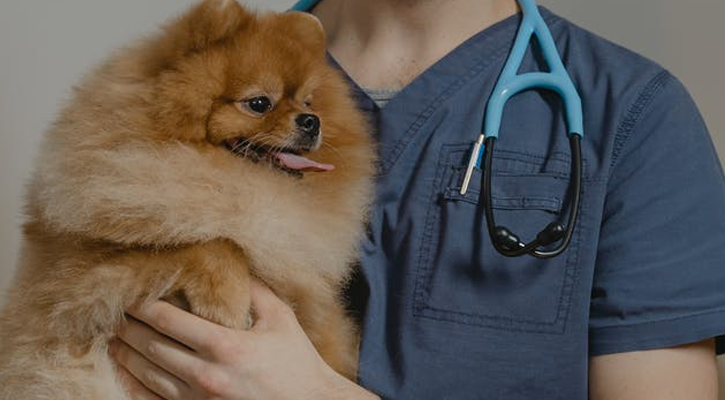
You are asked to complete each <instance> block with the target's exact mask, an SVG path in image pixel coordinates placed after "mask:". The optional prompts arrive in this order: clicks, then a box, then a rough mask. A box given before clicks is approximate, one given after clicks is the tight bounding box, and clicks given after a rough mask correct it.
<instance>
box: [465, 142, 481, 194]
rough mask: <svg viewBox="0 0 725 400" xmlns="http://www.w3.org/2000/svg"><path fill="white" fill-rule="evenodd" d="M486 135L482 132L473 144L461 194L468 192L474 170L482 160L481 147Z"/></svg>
mask: <svg viewBox="0 0 725 400" xmlns="http://www.w3.org/2000/svg"><path fill="white" fill-rule="evenodd" d="M484 139H485V137H484V135H483V134H481V135H480V136H479V137H478V139H476V143H474V145H473V150H472V151H471V158H469V159H468V168H466V175H465V176H464V177H463V184H462V185H461V196H463V195H465V194H466V192H468V185H469V184H470V183H471V176H473V170H474V169H475V168H476V167H478V166H479V165H480V162H481V148H482V147H483V141H484Z"/></svg>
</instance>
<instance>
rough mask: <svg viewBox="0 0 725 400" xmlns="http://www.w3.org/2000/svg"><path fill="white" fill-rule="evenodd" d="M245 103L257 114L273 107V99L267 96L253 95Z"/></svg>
mask: <svg viewBox="0 0 725 400" xmlns="http://www.w3.org/2000/svg"><path fill="white" fill-rule="evenodd" d="M245 104H246V106H247V108H249V110H251V111H252V112H255V113H257V114H264V113H266V112H267V111H269V110H270V109H272V101H270V100H269V97H267V96H258V97H252V98H251V99H249V100H246V101H245Z"/></svg>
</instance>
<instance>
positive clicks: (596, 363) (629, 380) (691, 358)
mask: <svg viewBox="0 0 725 400" xmlns="http://www.w3.org/2000/svg"><path fill="white" fill-rule="evenodd" d="M714 347H715V345H714V341H713V340H705V341H702V342H698V343H694V344H689V345H685V346H679V347H672V348H666V349H657V350H647V351H635V352H630V353H619V354H609V355H603V356H596V357H592V358H591V359H590V360H589V366H590V368H589V396H590V399H591V400H630V399H631V400H649V399H653V400H654V399H656V400H717V397H718V394H717V392H718V382H717V379H718V378H717V363H716V360H715V348H714Z"/></svg>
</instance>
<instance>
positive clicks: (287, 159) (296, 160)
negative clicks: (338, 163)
mask: <svg viewBox="0 0 725 400" xmlns="http://www.w3.org/2000/svg"><path fill="white" fill-rule="evenodd" d="M274 156H275V157H277V159H278V160H279V162H280V163H282V165H284V166H285V167H287V168H289V169H293V170H297V171H314V172H323V171H332V170H333V169H335V166H334V165H331V164H321V163H318V162H317V161H313V160H310V159H309V158H305V157H302V156H298V155H296V154H292V153H275V154H274Z"/></svg>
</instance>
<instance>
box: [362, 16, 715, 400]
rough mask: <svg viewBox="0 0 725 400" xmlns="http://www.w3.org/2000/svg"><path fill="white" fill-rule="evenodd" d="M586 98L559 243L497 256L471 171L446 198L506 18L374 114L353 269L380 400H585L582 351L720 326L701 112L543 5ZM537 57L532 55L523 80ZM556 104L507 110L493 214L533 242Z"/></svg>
mask: <svg viewBox="0 0 725 400" xmlns="http://www.w3.org/2000/svg"><path fill="white" fill-rule="evenodd" d="M541 12H542V15H543V16H544V18H545V20H546V22H547V23H548V25H549V26H550V28H551V30H552V34H553V37H554V39H555V41H556V43H557V46H558V48H559V51H560V53H561V55H562V59H563V61H564V65H565V66H566V67H567V70H568V72H569V74H570V75H571V77H572V79H573V81H574V84H575V86H576V87H577V88H578V90H579V92H580V94H581V97H582V100H583V104H584V117H585V132H586V136H585V137H584V140H583V142H582V151H583V159H584V182H583V191H582V197H581V211H580V218H579V222H578V224H577V226H576V230H575V234H574V237H573V239H572V242H571V245H570V246H569V248H568V250H567V251H566V252H565V253H564V254H563V255H562V256H559V257H557V258H554V259H550V260H538V259H534V258H532V257H521V258H515V259H508V258H505V257H503V256H501V255H499V254H498V253H496V252H495V251H494V249H493V247H492V245H491V243H490V239H489V235H488V231H487V229H486V224H485V219H484V218H485V217H484V215H483V210H482V205H481V202H479V191H480V187H481V182H480V171H476V173H475V175H474V178H473V180H472V184H471V185H472V186H471V190H469V192H468V193H467V194H466V195H465V196H461V195H460V194H459V188H460V185H461V182H462V180H463V174H464V172H465V167H466V162H467V161H468V156H469V152H470V149H471V144H472V142H473V140H475V138H476V137H477V135H478V134H479V130H480V127H481V121H482V118H483V110H484V108H485V105H486V101H487V99H488V97H489V95H490V93H491V91H492V89H493V86H494V85H495V83H496V79H497V77H498V74H499V72H500V71H501V69H502V67H503V64H504V61H505V59H506V56H507V54H508V51H509V49H510V48H511V46H512V44H513V39H514V36H515V34H516V30H517V27H518V25H519V22H520V16H518V15H517V16H513V17H511V18H508V19H506V20H504V21H502V22H500V23H498V24H496V25H494V26H492V27H490V28H488V29H485V30H484V31H482V32H480V33H478V34H476V35H475V36H473V37H472V38H470V39H469V40H467V41H466V42H465V43H463V44H462V45H460V46H458V47H457V48H456V49H454V50H453V51H451V52H450V53H449V54H448V55H446V56H445V57H443V58H442V59H441V60H439V61H438V62H437V63H436V64H435V65H433V66H432V67H430V68H429V69H428V70H426V71H424V72H423V73H422V74H421V75H420V76H418V77H417V78H416V79H415V80H414V81H413V82H411V83H410V84H409V85H408V86H407V87H405V88H404V90H402V91H401V92H400V93H399V94H398V95H397V96H396V97H394V98H393V99H392V100H391V101H390V102H389V103H388V104H387V106H386V107H385V108H383V109H379V108H378V107H377V106H376V105H375V104H374V103H373V101H372V100H371V99H370V98H368V97H367V96H366V95H365V94H364V93H363V92H362V91H361V90H360V88H359V87H357V86H356V85H355V84H354V82H351V85H352V86H353V90H354V93H355V95H356V96H357V98H358V99H359V102H360V107H361V108H362V109H363V110H365V111H366V112H367V113H368V114H369V116H370V118H371V120H372V121H373V124H374V127H375V128H376V129H375V131H376V132H375V134H376V139H377V140H378V142H379V153H380V168H379V176H378V179H377V199H376V202H375V205H374V208H373V212H372V216H371V222H370V228H369V232H368V236H367V238H366V240H365V242H364V244H363V246H362V252H361V266H362V271H363V280H364V283H365V285H366V286H367V288H368V290H369V297H368V301H367V304H366V308H365V312H364V317H363V336H362V347H361V358H360V378H359V380H360V383H361V384H362V385H363V386H365V387H367V388H369V389H370V390H372V391H373V392H375V393H376V394H378V395H380V396H381V397H383V398H384V399H396V400H398V399H400V400H402V399H416V400H424V399H431V400H443V399H455V400H463V399H472V400H473V399H475V400H480V399H506V400H516V399H534V398H536V399H542V400H549V399H550V400H553V399H561V400H576V399H581V400H584V399H587V396H588V395H587V374H588V372H587V368H588V359H589V357H590V356H594V355H601V354H608V353H616V352H626V351H633V350H643V349H651V348H660V347H668V346H674V345H679V344H684V343H689V342H694V341H699V340H702V339H705V338H710V337H713V336H717V335H721V334H724V333H725V290H724V289H723V288H725V179H723V172H722V168H721V167H720V164H719V161H718V158H717V155H716V153H715V150H714V148H713V146H712V143H711V140H710V137H709V135H708V132H707V129H706V127H705V124H704V123H703V120H702V119H701V117H700V115H699V113H698V111H697V109H696V107H695V104H694V103H693V101H692V99H691V98H690V96H689V95H688V93H687V92H686V90H685V89H684V88H683V86H682V84H681V83H680V82H679V81H678V80H677V79H676V78H674V77H673V76H672V75H670V73H668V72H667V71H665V70H663V69H662V68H661V67H660V66H658V65H656V64H654V63H653V62H651V61H648V60H646V59H644V58H642V57H641V56H639V55H637V54H634V53H632V52H630V51H628V50H625V49H623V48H621V47H619V46H616V45H614V44H612V43H610V42H607V41H605V40H603V39H602V38H600V37H597V36H595V35H593V34H591V33H589V32H587V31H585V30H582V29H581V28H579V27H577V26H575V25H573V24H572V23H570V22H568V21H565V20H563V19H562V18H560V17H558V16H556V15H554V14H553V13H551V12H550V11H548V10H546V9H543V8H542V9H541ZM541 60H542V58H541V56H540V54H539V53H538V52H537V50H536V47H534V48H533V50H532V49H530V50H529V54H528V55H527V57H526V59H525V61H524V65H523V67H522V69H523V70H538V69H540V67H541V65H542V64H541V63H542V61H541ZM569 160H570V153H569V145H568V141H567V137H566V124H565V122H564V120H563V113H562V107H561V103H560V100H559V98H558V97H557V96H555V95H553V94H552V93H548V92H545V91H533V92H526V93H523V94H521V95H518V96H516V97H514V98H513V99H511V100H510V101H509V103H508V105H507V107H506V110H505V115H504V119H503V125H502V131H501V134H500V139H499V140H498V144H497V146H496V155H495V158H494V167H493V169H494V171H493V173H494V179H493V203H494V208H495V213H496V217H497V221H500V222H499V223H501V224H502V225H505V226H509V227H511V229H512V230H514V231H515V232H517V233H518V234H520V236H521V237H522V238H523V239H524V240H526V241H528V240H530V239H532V238H533V237H534V235H535V234H536V232H538V230H540V229H542V228H543V227H544V226H546V225H547V224H548V223H549V222H551V221H553V220H554V219H556V218H557V217H558V216H559V215H560V214H562V213H565V212H566V207H567V205H568V204H569V200H570V199H568V198H567V185H568V182H569Z"/></svg>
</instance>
